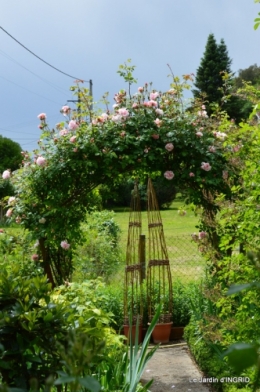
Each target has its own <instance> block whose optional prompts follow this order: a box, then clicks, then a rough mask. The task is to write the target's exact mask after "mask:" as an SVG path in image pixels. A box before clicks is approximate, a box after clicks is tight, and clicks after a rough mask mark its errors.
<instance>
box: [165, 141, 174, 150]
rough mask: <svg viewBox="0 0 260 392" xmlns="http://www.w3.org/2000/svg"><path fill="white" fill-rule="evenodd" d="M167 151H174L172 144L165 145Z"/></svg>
mask: <svg viewBox="0 0 260 392" xmlns="http://www.w3.org/2000/svg"><path fill="white" fill-rule="evenodd" d="M165 148H166V150H167V151H169V152H170V151H172V150H173V149H174V145H173V144H172V143H167V144H166V146H165Z"/></svg>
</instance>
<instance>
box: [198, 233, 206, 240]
mask: <svg viewBox="0 0 260 392" xmlns="http://www.w3.org/2000/svg"><path fill="white" fill-rule="evenodd" d="M205 237H207V233H206V231H200V232H199V239H200V240H202V239H203V238H205Z"/></svg>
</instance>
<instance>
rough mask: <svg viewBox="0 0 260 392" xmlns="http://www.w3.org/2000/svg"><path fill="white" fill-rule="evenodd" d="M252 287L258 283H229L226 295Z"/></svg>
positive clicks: (258, 285)
mask: <svg viewBox="0 0 260 392" xmlns="http://www.w3.org/2000/svg"><path fill="white" fill-rule="evenodd" d="M254 287H260V283H258V282H253V283H245V284H238V285H231V286H230V288H229V289H228V291H227V295H232V294H235V293H238V292H240V291H242V290H245V289H252V288H254Z"/></svg>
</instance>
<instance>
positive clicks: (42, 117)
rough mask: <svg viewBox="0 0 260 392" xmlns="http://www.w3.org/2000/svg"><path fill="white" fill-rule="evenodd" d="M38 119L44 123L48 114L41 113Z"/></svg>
mask: <svg viewBox="0 0 260 392" xmlns="http://www.w3.org/2000/svg"><path fill="white" fill-rule="evenodd" d="M37 117H38V119H39V120H42V121H43V120H46V114H45V113H40V114H38V116H37Z"/></svg>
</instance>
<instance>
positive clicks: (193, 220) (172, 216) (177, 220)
mask: <svg viewBox="0 0 260 392" xmlns="http://www.w3.org/2000/svg"><path fill="white" fill-rule="evenodd" d="M183 207H184V205H183V202H181V201H174V202H173V203H172V204H171V207H170V209H169V210H165V211H161V217H162V223H163V229H164V235H165V238H166V241H167V238H168V237H172V236H179V235H183V234H187V235H191V234H192V233H194V232H195V231H198V229H196V227H195V226H196V225H197V224H198V218H197V217H196V216H194V212H193V211H190V210H188V209H186V211H187V214H186V215H185V216H180V215H179V214H178V210H179V209H180V208H183ZM184 208H185V207H184ZM129 210H130V209H129V208H125V209H124V210H123V209H120V211H119V210H118V209H116V210H114V211H115V214H116V216H115V221H116V222H117V223H118V224H119V226H120V228H121V230H122V241H123V242H124V241H126V239H127V234H128V222H129ZM142 234H148V221H147V212H146V211H143V212H142Z"/></svg>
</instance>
